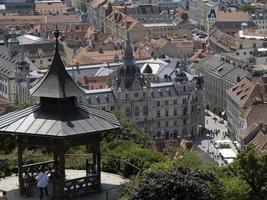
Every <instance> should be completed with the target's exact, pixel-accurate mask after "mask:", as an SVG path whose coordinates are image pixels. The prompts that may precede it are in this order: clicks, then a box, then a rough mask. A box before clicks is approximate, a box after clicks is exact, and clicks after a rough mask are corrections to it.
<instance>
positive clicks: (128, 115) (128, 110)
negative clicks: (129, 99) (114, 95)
mask: <svg viewBox="0 0 267 200" xmlns="http://www.w3.org/2000/svg"><path fill="white" fill-rule="evenodd" d="M125 114H126V117H130V116H131V109H130V108H129V107H128V108H126V113H125Z"/></svg>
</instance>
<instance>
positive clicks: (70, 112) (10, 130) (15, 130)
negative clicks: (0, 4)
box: [0, 30, 120, 197]
mask: <svg viewBox="0 0 267 200" xmlns="http://www.w3.org/2000/svg"><path fill="white" fill-rule="evenodd" d="M59 34H60V33H59V31H58V30H56V31H55V38H56V51H55V55H54V58H53V61H52V64H51V67H50V68H49V70H48V72H47V73H46V75H45V77H43V78H42V79H41V80H40V81H39V82H38V83H37V84H36V85H35V86H34V87H33V88H32V89H31V94H32V95H33V96H36V97H40V103H39V104H38V105H36V106H32V107H30V108H26V109H24V110H21V111H16V112H12V113H9V114H7V115H4V116H1V117H0V134H12V135H15V136H16V138H17V142H18V174H19V188H20V194H21V195H25V194H26V193H27V189H28V185H29V180H33V179H34V177H35V175H36V174H37V173H38V170H40V168H41V167H43V168H45V169H46V170H47V171H48V172H49V173H51V176H52V180H53V182H52V183H53V191H52V194H53V196H54V197H56V196H62V195H66V194H68V193H77V192H86V191H88V190H91V189H97V188H98V187H100V185H101V177H100V174H101V168H100V140H101V136H102V135H103V134H104V133H108V132H111V131H114V132H116V133H119V132H120V124H119V122H118V120H117V119H116V117H115V116H114V115H113V114H111V113H109V112H106V111H103V110H98V109H95V108H90V107H86V106H83V105H80V104H78V101H77V97H79V96H81V95H84V94H85V93H84V91H83V89H82V88H80V87H79V86H78V85H77V84H76V83H75V82H74V81H73V80H72V78H71V77H70V75H69V74H68V73H67V71H66V70H65V67H64V65H63V63H62V60H61V58H60V54H59V51H58V38H59ZM78 145H86V147H87V149H88V152H89V153H90V154H92V158H91V159H89V158H88V159H85V160H86V161H87V162H86V176H85V177H81V178H78V179H75V180H66V178H65V154H66V152H67V151H68V149H69V148H70V147H73V146H78ZM27 147H40V148H46V149H48V150H49V151H51V152H53V154H54V159H53V161H50V162H44V163H39V164H30V165H24V163H23V151H24V150H25V148H27Z"/></svg>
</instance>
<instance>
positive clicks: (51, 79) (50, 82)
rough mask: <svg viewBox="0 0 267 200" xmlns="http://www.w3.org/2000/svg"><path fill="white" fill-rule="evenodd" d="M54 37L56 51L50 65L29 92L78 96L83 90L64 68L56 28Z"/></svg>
mask: <svg viewBox="0 0 267 200" xmlns="http://www.w3.org/2000/svg"><path fill="white" fill-rule="evenodd" d="M54 35H55V38H56V51H55V54H54V58H53V61H52V63H51V66H50V68H49V70H48V72H47V73H46V75H45V77H43V78H42V80H40V81H39V82H38V83H37V84H36V85H35V86H34V87H33V88H31V90H30V92H31V94H32V95H33V96H37V97H49V98H66V97H79V96H82V95H85V92H84V90H83V89H82V88H81V87H80V86H79V85H78V84H77V83H75V82H74V81H73V80H72V78H71V76H70V75H69V74H68V72H67V71H66V69H65V66H64V64H63V62H62V60H61V57H60V53H59V41H58V38H59V35H60V32H59V30H58V29H57V28H56V30H55V31H54Z"/></svg>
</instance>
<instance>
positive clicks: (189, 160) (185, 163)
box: [174, 150, 214, 170]
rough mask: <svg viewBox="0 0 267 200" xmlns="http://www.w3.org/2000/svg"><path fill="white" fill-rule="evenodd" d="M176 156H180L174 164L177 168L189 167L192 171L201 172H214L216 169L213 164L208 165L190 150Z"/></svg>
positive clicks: (180, 152)
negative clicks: (197, 170)
mask: <svg viewBox="0 0 267 200" xmlns="http://www.w3.org/2000/svg"><path fill="white" fill-rule="evenodd" d="M176 156H178V158H177V160H176V161H175V162H174V165H175V166H180V167H189V168H191V169H201V170H213V168H214V166H213V165H212V164H211V163H206V162H204V161H202V160H201V159H200V158H199V157H198V156H197V154H196V153H194V152H192V151H189V150H186V151H184V150H183V151H179V152H178V153H177V155H176Z"/></svg>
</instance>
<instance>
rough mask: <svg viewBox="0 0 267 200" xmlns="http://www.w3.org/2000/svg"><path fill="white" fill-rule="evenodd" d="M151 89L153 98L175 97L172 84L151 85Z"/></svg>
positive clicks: (175, 93) (175, 92)
mask: <svg viewBox="0 0 267 200" xmlns="http://www.w3.org/2000/svg"><path fill="white" fill-rule="evenodd" d="M151 88H152V89H153V91H152V97H154V98H160V97H170V96H174V97H175V96H177V91H176V89H175V87H174V85H173V83H172V82H163V83H151Z"/></svg>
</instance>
